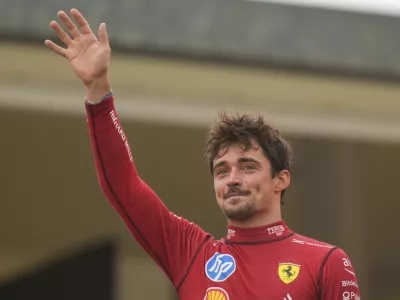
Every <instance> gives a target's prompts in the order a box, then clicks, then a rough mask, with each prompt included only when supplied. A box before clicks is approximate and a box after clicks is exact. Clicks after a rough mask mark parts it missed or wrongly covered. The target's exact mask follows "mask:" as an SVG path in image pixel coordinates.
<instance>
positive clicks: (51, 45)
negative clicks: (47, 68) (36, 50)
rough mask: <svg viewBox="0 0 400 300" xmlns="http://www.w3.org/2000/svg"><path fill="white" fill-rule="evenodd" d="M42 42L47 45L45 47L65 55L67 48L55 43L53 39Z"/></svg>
mask: <svg viewBox="0 0 400 300" xmlns="http://www.w3.org/2000/svg"><path fill="white" fill-rule="evenodd" d="M44 44H45V45H46V46H47V48H49V49H50V50H52V51H54V52H55V53H57V54H59V55H61V56H63V57H66V52H67V49H64V48H62V47H60V46H58V45H56V44H55V43H54V42H53V41H50V40H45V41H44Z"/></svg>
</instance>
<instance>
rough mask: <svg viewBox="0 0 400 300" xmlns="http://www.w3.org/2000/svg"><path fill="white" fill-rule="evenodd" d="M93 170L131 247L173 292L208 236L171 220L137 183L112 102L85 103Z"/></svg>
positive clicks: (184, 222)
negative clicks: (152, 263)
mask: <svg viewBox="0 0 400 300" xmlns="http://www.w3.org/2000/svg"><path fill="white" fill-rule="evenodd" d="M86 111H87V118H88V119H87V120H88V126H89V132H90V139H91V143H92V149H93V154H94V158H95V163H96V170H97V175H98V179H99V182H100V186H101V188H102V191H103V193H104V194H105V196H106V197H107V199H108V200H109V202H110V203H111V205H112V206H113V207H114V208H115V209H116V211H117V212H118V213H119V215H120V216H121V217H122V219H123V221H124V222H125V224H126V226H127V227H128V228H129V230H130V231H131V233H132V234H133V236H134V237H135V239H136V240H137V242H138V243H139V244H140V245H141V246H142V247H143V248H144V249H145V251H146V252H147V253H148V254H149V255H150V256H151V257H152V258H153V259H154V260H155V261H156V263H157V264H158V265H159V266H160V267H161V268H162V269H163V271H164V272H165V274H166V275H167V276H168V277H169V279H170V280H171V282H172V283H173V284H174V286H175V287H177V285H179V284H180V282H181V281H182V280H183V278H184V276H185V273H186V272H187V270H188V268H189V266H190V264H191V261H192V260H193V259H194V257H195V255H196V254H197V252H198V251H199V249H200V247H201V246H202V245H203V243H204V242H205V241H206V240H207V239H208V238H209V235H208V234H206V233H205V232H203V231H202V230H201V229H200V228H199V227H198V226H196V225H195V224H193V223H190V222H188V221H187V220H185V219H182V218H180V217H177V216H175V215H174V214H173V213H171V212H170V211H169V210H168V209H167V208H166V207H165V205H164V204H163V203H162V202H161V201H160V199H159V198H158V197H157V195H156V194H155V192H154V191H153V190H152V189H151V188H149V187H148V186H147V184H146V183H145V182H143V181H142V180H141V179H140V177H139V176H138V173H137V171H136V168H135V166H134V162H133V159H132V154H131V150H130V148H129V144H128V141H127V137H126V136H125V134H124V132H123V129H122V126H121V124H120V122H119V120H118V116H117V113H116V111H115V107H114V98H113V97H110V98H109V99H107V100H105V101H103V102H101V103H99V104H96V105H90V104H86Z"/></svg>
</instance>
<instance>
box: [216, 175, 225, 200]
mask: <svg viewBox="0 0 400 300" xmlns="http://www.w3.org/2000/svg"><path fill="white" fill-rule="evenodd" d="M214 189H215V194H216V195H217V197H218V198H220V197H221V196H222V194H223V193H224V186H223V184H222V183H221V181H220V180H215V179H214Z"/></svg>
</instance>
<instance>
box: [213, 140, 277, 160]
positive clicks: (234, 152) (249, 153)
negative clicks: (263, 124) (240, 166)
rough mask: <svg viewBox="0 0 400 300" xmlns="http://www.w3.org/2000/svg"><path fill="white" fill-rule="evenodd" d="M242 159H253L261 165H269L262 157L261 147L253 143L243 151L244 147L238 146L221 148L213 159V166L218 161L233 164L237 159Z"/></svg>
mask: <svg viewBox="0 0 400 300" xmlns="http://www.w3.org/2000/svg"><path fill="white" fill-rule="evenodd" d="M244 157H247V158H253V159H255V160H257V161H259V162H261V163H263V162H265V163H269V161H268V159H267V158H266V157H265V155H264V152H263V149H262V147H260V145H259V144H256V143H253V146H252V147H250V148H249V149H245V148H244V146H243V145H240V144H235V145H230V146H228V147H222V148H221V149H219V151H218V153H217V155H216V156H215V158H214V165H215V164H217V163H218V162H220V161H226V162H235V161H237V160H238V159H239V158H244Z"/></svg>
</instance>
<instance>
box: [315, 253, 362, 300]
mask: <svg viewBox="0 0 400 300" xmlns="http://www.w3.org/2000/svg"><path fill="white" fill-rule="evenodd" d="M322 268H323V269H322V276H321V284H320V292H321V293H320V297H319V299H320V300H360V293H359V290H358V282H357V279H356V275H355V272H354V269H353V267H352V265H351V262H350V259H349V257H348V256H347V254H346V253H345V252H344V251H343V250H342V249H340V248H334V249H333V250H332V251H331V252H330V253H329V254H328V256H327V257H326V260H325V261H324V264H323V265H322Z"/></svg>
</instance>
